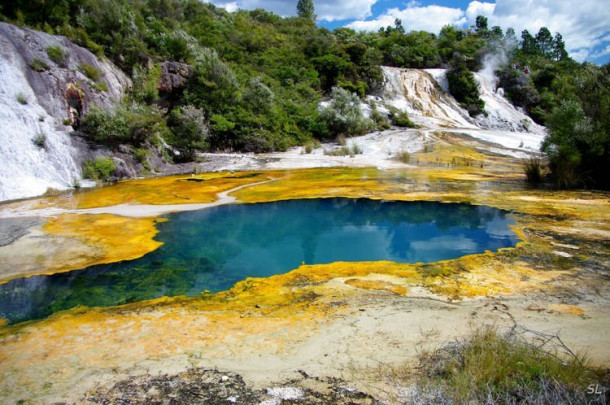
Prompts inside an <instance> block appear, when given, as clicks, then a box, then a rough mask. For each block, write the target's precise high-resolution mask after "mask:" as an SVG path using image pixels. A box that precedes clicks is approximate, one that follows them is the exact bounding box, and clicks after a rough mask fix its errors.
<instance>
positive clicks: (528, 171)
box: [523, 157, 543, 185]
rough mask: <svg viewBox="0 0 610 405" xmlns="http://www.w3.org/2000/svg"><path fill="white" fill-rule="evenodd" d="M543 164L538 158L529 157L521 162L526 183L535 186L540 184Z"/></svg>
mask: <svg viewBox="0 0 610 405" xmlns="http://www.w3.org/2000/svg"><path fill="white" fill-rule="evenodd" d="M542 170H543V163H542V160H541V159H540V158H539V157H531V158H529V159H527V160H526V161H525V162H523V171H524V172H525V176H526V177H527V182H528V183H529V184H531V185H537V184H540V183H541V182H542Z"/></svg>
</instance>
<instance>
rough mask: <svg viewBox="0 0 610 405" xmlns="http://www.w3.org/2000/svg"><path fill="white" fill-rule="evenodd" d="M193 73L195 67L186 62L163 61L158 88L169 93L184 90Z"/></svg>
mask: <svg viewBox="0 0 610 405" xmlns="http://www.w3.org/2000/svg"><path fill="white" fill-rule="evenodd" d="M192 75H193V68H192V67H191V66H190V65H188V64H186V63H180V62H163V63H161V77H160V78H159V83H158V84H157V90H159V92H161V93H167V94H169V93H173V92H175V91H177V90H182V89H183V88H184V86H186V84H187V83H188V80H189V78H190V77H191V76H192Z"/></svg>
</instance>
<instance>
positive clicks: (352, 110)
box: [320, 87, 374, 136]
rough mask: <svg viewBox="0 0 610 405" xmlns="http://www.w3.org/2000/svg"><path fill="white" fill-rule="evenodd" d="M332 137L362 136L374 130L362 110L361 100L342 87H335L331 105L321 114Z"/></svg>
mask: <svg viewBox="0 0 610 405" xmlns="http://www.w3.org/2000/svg"><path fill="white" fill-rule="evenodd" d="M320 115H321V117H322V119H323V120H324V121H325V122H326V126H327V127H328V129H329V130H330V132H331V135H339V134H343V135H348V136H349V135H362V134H364V133H365V132H367V131H369V130H371V129H373V128H374V123H373V122H372V121H371V120H369V119H367V118H365V117H364V116H363V115H362V111H361V110H360V99H359V98H358V96H357V95H355V94H354V93H350V92H349V91H347V90H344V89H342V88H340V87H333V89H332V99H331V102H330V105H329V106H328V107H326V108H325V109H324V110H323V111H322V113H321V114H320Z"/></svg>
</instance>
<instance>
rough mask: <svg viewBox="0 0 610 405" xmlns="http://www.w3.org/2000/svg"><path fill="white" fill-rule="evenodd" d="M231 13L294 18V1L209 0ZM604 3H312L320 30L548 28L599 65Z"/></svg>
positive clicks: (604, 55)
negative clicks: (482, 25)
mask: <svg viewBox="0 0 610 405" xmlns="http://www.w3.org/2000/svg"><path fill="white" fill-rule="evenodd" d="M209 1H210V2H212V3H213V4H216V5H218V6H221V7H224V8H226V9H227V10H229V11H234V10H236V9H238V8H243V9H248V10H250V9H254V8H264V9H267V10H270V11H273V12H274V13H276V14H279V15H281V16H290V15H295V13H296V3H297V0H209ZM606 3H607V0H578V1H574V0H480V1H479V0H419V1H414V0H314V5H315V9H316V14H317V15H318V25H319V26H321V27H326V28H329V29H334V28H338V27H350V28H353V29H356V30H377V29H379V27H382V26H387V25H393V24H394V20H395V19H396V18H400V19H401V20H402V22H403V26H404V27H405V29H407V31H409V30H425V31H429V32H434V33H438V31H439V30H440V28H441V27H443V26H444V25H447V24H450V25H455V26H458V27H464V28H465V27H468V26H470V25H472V24H473V23H474V19H475V18H476V16H477V15H485V16H486V17H487V18H488V19H489V25H490V26H493V25H499V26H500V27H502V28H503V29H506V28H508V27H513V28H514V29H515V31H516V32H517V36H519V34H520V32H521V31H522V30H523V29H527V30H529V31H530V32H531V33H532V34H533V35H535V34H536V32H538V29H540V27H543V26H546V27H548V28H549V29H550V31H551V32H552V33H553V34H555V33H556V32H560V33H561V34H562V36H563V39H564V41H565V42H566V48H567V49H568V51H569V53H570V56H572V57H573V58H574V59H576V60H578V61H585V60H587V61H591V62H594V63H598V64H604V63H609V62H610V7H609V6H608V5H607V4H606Z"/></svg>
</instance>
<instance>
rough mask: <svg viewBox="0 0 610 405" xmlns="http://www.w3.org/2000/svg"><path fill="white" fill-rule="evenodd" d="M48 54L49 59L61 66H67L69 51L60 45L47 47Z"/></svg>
mask: <svg viewBox="0 0 610 405" xmlns="http://www.w3.org/2000/svg"><path fill="white" fill-rule="evenodd" d="M47 55H48V56H49V59H51V60H52V61H53V62H55V63H56V64H57V65H59V66H61V67H66V66H67V62H68V53H67V52H66V51H65V50H64V49H63V48H62V47H60V46H49V47H47Z"/></svg>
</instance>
